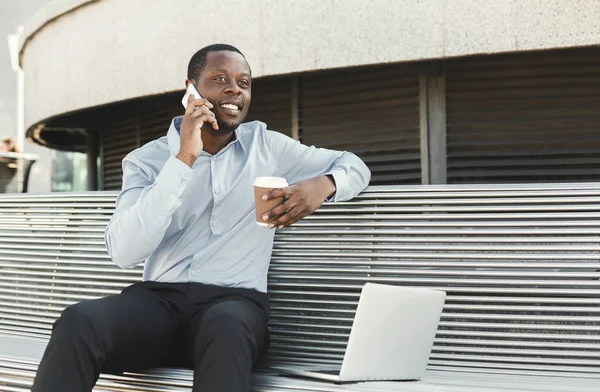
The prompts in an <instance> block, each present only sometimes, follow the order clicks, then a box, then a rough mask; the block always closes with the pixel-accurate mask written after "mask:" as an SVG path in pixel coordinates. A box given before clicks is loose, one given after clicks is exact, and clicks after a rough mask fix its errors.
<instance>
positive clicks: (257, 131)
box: [105, 117, 371, 292]
mask: <svg viewBox="0 0 600 392" xmlns="http://www.w3.org/2000/svg"><path fill="white" fill-rule="evenodd" d="M181 120H182V117H176V118H175V119H173V122H172V123H171V126H170V128H169V131H168V133H167V135H166V136H164V137H161V138H160V139H157V140H154V141H152V142H150V143H148V144H146V145H144V146H143V147H140V148H138V149H137V150H135V151H133V152H131V153H130V154H129V155H127V156H126V157H125V158H124V159H123V188H122V190H121V193H120V194H119V197H118V199H117V204H116V211H115V213H114V215H113V217H112V218H111V220H110V223H109V224H108V227H107V229H106V234H105V240H106V247H107V250H108V253H109V255H110V256H111V258H112V259H113V261H114V262H115V263H116V264H117V265H119V266H120V267H122V268H132V267H134V266H136V265H137V264H139V263H141V262H144V261H145V265H144V277H143V279H144V280H151V281H159V282H200V283H205V284H213V285H218V286H223V287H243V288H250V289H255V290H258V291H262V292H266V291H267V271H268V268H269V261H270V258H271V251H272V247H273V237H274V232H275V231H274V230H273V229H268V228H266V227H261V226H258V225H257V224H256V223H255V220H256V219H255V212H254V188H253V185H252V183H253V181H254V179H255V178H256V177H259V176H278V177H284V178H286V179H287V181H288V183H289V184H294V183H296V182H299V181H302V180H305V179H308V178H313V177H317V176H320V175H323V174H330V175H331V176H333V179H334V180H335V184H336V188H337V191H336V193H335V195H334V197H333V201H343V200H349V199H351V198H353V197H354V196H356V195H357V194H358V193H359V192H361V191H362V190H363V189H364V188H365V187H366V186H367V185H368V183H369V180H370V177H371V173H370V171H369V169H368V168H367V166H366V165H365V164H364V163H363V162H362V161H361V160H360V159H359V158H358V157H357V156H356V155H354V154H352V153H349V152H338V151H332V150H327V149H322V148H315V147H307V146H305V145H303V144H301V143H299V142H297V141H295V140H293V139H291V138H289V137H287V136H285V135H283V134H281V133H278V132H273V131H269V130H267V129H266V126H265V124H264V123H261V122H259V121H254V122H250V123H245V124H242V125H240V126H239V127H238V129H237V130H236V131H235V140H234V141H232V142H231V143H229V144H228V145H227V146H226V147H225V148H223V149H222V150H221V151H219V153H217V154H216V155H211V154H208V153H206V152H202V154H201V155H200V157H199V158H198V159H197V160H196V162H195V163H194V165H193V168H190V167H189V166H187V165H186V164H185V163H183V162H181V161H180V160H179V159H177V158H176V157H175V156H176V155H177V154H178V153H179V146H180V137H179V126H180V124H181Z"/></svg>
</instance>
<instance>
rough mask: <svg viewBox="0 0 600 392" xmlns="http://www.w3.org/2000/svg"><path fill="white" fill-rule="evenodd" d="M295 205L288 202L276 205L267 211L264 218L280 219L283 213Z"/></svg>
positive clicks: (266, 219) (265, 219)
mask: <svg viewBox="0 0 600 392" xmlns="http://www.w3.org/2000/svg"><path fill="white" fill-rule="evenodd" d="M293 207H294V206H292V205H290V204H289V203H287V202H282V203H281V204H279V205H277V206H275V207H274V208H272V209H271V210H270V211H267V212H266V213H265V214H264V215H263V216H262V218H263V220H264V221H265V222H270V221H272V220H274V219H278V218H279V217H280V216H281V215H283V214H286V213H287V212H288V211H290V210H291V209H292V208H293Z"/></svg>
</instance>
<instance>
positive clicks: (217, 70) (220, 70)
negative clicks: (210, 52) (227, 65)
mask: <svg viewBox="0 0 600 392" xmlns="http://www.w3.org/2000/svg"><path fill="white" fill-rule="evenodd" d="M212 72H223V73H226V74H228V73H229V71H228V70H226V69H224V68H218V69H213V70H212ZM240 75H241V76H248V77H249V76H250V74H249V73H248V72H243V73H241V74H240Z"/></svg>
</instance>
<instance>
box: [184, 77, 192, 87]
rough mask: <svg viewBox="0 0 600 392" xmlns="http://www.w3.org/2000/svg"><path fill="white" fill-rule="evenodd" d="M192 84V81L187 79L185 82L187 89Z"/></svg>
mask: <svg viewBox="0 0 600 392" xmlns="http://www.w3.org/2000/svg"><path fill="white" fill-rule="evenodd" d="M190 83H192V81H191V80H190V79H186V80H185V88H187V87H188V86H189V85H190Z"/></svg>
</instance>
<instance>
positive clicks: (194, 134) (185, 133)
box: [177, 95, 219, 167]
mask: <svg viewBox="0 0 600 392" xmlns="http://www.w3.org/2000/svg"><path fill="white" fill-rule="evenodd" d="M212 107H213V105H212V104H211V103H210V102H208V101H207V100H206V99H204V98H200V99H194V97H192V96H191V95H190V97H189V98H188V104H187V108H186V109H185V114H184V115H183V121H182V122H181V127H180V131H179V134H180V137H181V144H180V147H179V154H177V159H179V160H180V161H182V162H183V163H185V164H186V165H188V166H189V167H192V165H193V164H194V162H195V161H196V159H198V157H199V156H200V154H201V153H202V148H203V147H204V144H203V143H202V126H203V125H204V123H205V122H208V123H211V124H212V127H213V128H214V129H215V130H217V129H219V124H217V119H216V118H215V114H214V113H213V112H211V110H210V109H212Z"/></svg>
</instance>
